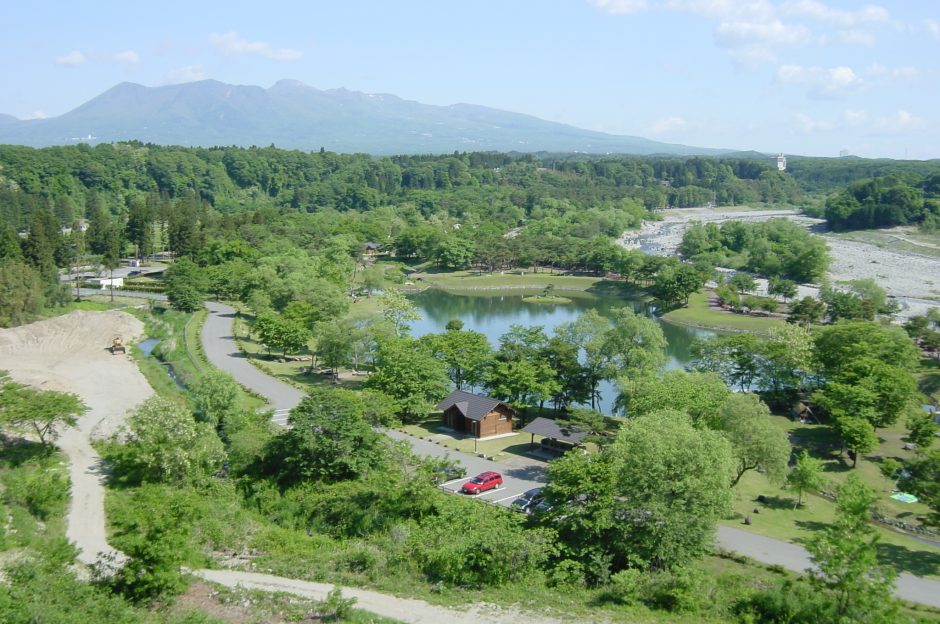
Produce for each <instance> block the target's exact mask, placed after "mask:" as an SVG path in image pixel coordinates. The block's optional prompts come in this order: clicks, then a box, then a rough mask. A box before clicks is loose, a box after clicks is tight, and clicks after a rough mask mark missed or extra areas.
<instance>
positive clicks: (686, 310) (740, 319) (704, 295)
mask: <svg viewBox="0 0 940 624" xmlns="http://www.w3.org/2000/svg"><path fill="white" fill-rule="evenodd" d="M710 298H711V291H707V290H706V291H701V292H697V293H694V294H693V295H692V296H691V297H689V304H688V305H687V306H685V307H683V308H679V309H677V310H672V311H671V312H667V313H666V314H663V316H662V319H663V320H664V321H666V322H669V323H676V324H678V325H686V326H689V327H701V328H703V329H714V330H717V331H738V332H753V333H755V334H766V333H767V332H768V331H770V330H771V329H774V328H775V327H782V326H783V325H784V324H785V323H786V321H783V320H781V319H779V318H769V317H766V316H750V315H747V314H736V313H734V312H727V311H724V310H715V309H713V308H711V307H709V299H710Z"/></svg>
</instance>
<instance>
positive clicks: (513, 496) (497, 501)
mask: <svg viewBox="0 0 940 624" xmlns="http://www.w3.org/2000/svg"><path fill="white" fill-rule="evenodd" d="M523 494H525V492H519V493H518V494H513V495H512V496H507V497H505V498H501V499H499V500H494V501H491V502H494V503H501V502H503V501H508V500H509V499H510V498H519V497H520V496H522V495H523Z"/></svg>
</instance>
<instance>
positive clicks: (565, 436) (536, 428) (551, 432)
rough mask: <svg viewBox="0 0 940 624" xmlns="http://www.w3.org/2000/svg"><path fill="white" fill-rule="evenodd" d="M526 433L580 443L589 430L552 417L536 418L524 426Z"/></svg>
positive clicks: (570, 442)
mask: <svg viewBox="0 0 940 624" xmlns="http://www.w3.org/2000/svg"><path fill="white" fill-rule="evenodd" d="M522 430H523V431H525V432H526V433H534V434H535V435H540V436H542V437H545V438H552V439H555V440H561V441H562V442H568V443H569V444H580V442H581V440H583V439H584V438H586V437H587V436H588V434H589V433H590V432H589V431H584V430H582V429H577V428H574V427H570V426H566V425H564V424H561V423H558V422H557V421H554V420H551V419H550V418H542V417H539V418H536V419H535V420H533V421H532V422H530V423H529V424H528V425H526V426H525V427H523V428H522Z"/></svg>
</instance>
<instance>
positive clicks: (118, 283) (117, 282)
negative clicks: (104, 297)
mask: <svg viewBox="0 0 940 624" xmlns="http://www.w3.org/2000/svg"><path fill="white" fill-rule="evenodd" d="M88 281H90V282H93V283H95V284H100V285H101V290H107V289H108V288H111V287H112V286H114V288H123V287H124V278H123V277H96V278H94V279H91V280H88Z"/></svg>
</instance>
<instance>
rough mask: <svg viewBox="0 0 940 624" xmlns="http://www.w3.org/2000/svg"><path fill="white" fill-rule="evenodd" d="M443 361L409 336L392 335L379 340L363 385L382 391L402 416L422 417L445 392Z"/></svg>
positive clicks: (445, 373)
mask: <svg viewBox="0 0 940 624" xmlns="http://www.w3.org/2000/svg"><path fill="white" fill-rule="evenodd" d="M448 385H449V380H448V378H447V369H446V368H445V367H444V364H443V363H442V362H441V361H440V360H438V359H436V358H435V357H434V356H433V355H431V354H430V353H428V352H427V349H425V348H423V347H422V346H421V344H420V343H419V342H418V341H417V340H414V339H412V338H408V337H405V338H393V339H390V340H385V341H383V342H381V343H380V344H379V348H378V353H377V360H376V363H375V372H374V373H373V374H372V375H370V376H369V378H368V379H367V380H366V387H368V388H371V389H375V390H379V391H381V392H384V393H385V394H387V395H388V396H390V397H392V398H393V399H394V400H395V401H396V403H397V405H398V413H399V414H400V415H401V416H403V417H404V418H406V419H418V418H424V417H426V416H427V415H428V413H429V412H430V411H431V409H433V407H434V405H435V404H436V403H437V402H438V401H440V400H441V399H443V398H444V397H445V396H446V395H447V389H448Z"/></svg>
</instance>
